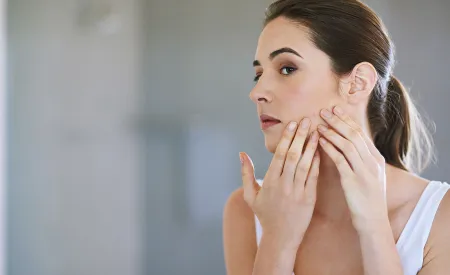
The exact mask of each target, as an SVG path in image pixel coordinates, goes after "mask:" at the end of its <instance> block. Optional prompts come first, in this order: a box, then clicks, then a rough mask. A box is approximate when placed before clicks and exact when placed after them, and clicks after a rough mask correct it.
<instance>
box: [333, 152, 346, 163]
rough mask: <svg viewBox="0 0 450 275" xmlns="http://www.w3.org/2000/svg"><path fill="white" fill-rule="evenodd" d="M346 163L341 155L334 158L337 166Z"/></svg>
mask: <svg viewBox="0 0 450 275" xmlns="http://www.w3.org/2000/svg"><path fill="white" fill-rule="evenodd" d="M344 161H345V158H344V156H342V155H341V154H339V155H337V156H336V157H334V162H335V163H336V165H342V164H343V163H344Z"/></svg>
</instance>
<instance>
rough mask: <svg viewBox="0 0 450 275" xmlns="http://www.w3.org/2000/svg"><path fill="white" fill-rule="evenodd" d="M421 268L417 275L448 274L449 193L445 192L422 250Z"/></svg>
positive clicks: (449, 244) (449, 255) (449, 267)
mask: <svg viewBox="0 0 450 275" xmlns="http://www.w3.org/2000/svg"><path fill="white" fill-rule="evenodd" d="M424 254H425V256H424V260H423V268H422V270H421V271H420V272H419V273H418V275H441V274H448V272H449V270H450V192H447V194H446V195H445V197H444V199H443V200H442V202H441V205H440V207H439V209H438V212H437V213H436V217H435V219H434V222H433V226H432V228H431V232H430V236H429V237H428V241H427V245H426V246H425V250H424Z"/></svg>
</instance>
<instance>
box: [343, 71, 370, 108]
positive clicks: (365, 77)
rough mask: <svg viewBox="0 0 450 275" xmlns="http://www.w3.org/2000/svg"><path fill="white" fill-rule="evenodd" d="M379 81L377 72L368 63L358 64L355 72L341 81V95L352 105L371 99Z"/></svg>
mask: <svg viewBox="0 0 450 275" xmlns="http://www.w3.org/2000/svg"><path fill="white" fill-rule="evenodd" d="M377 81H378V73H377V70H376V69H375V68H374V67H373V65H372V64H370V63H368V62H361V63H359V64H357V65H356V66H355V67H354V68H353V71H352V72H351V73H350V74H349V75H347V76H345V77H344V78H343V79H342V81H341V87H340V88H341V94H342V95H343V96H344V97H345V98H346V99H347V101H348V103H350V104H357V103H360V102H362V101H366V100H368V99H369V97H370V94H371V93H372V91H373V89H374V87H375V85H376V84H377Z"/></svg>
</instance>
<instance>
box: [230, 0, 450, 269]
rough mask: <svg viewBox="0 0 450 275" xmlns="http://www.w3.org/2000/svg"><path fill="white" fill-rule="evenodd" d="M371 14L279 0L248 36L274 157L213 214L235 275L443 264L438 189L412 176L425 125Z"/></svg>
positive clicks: (420, 160)
mask: <svg viewBox="0 0 450 275" xmlns="http://www.w3.org/2000/svg"><path fill="white" fill-rule="evenodd" d="M393 52H394V48H393V44H392V42H391V40H390V39H389V37H388V35H387V32H386V30H385V28H384V26H383V25H382V22H381V20H380V19H379V18H378V17H377V16H376V14H374V12H373V11H372V10H370V9H369V8H368V7H367V6H365V5H364V4H362V3H361V2H359V1H357V0H280V1H277V2H275V3H273V4H272V5H271V6H270V7H269V9H268V10H267V18H266V21H265V25H264V29H263V31H262V33H261V35H260V38H259V41H258V47H257V50H256V60H255V61H254V63H253V65H254V67H255V71H256V78H255V81H256V84H255V87H254V89H253V90H252V91H251V93H250V98H251V99H252V100H253V101H254V102H255V103H256V105H257V111H258V114H259V115H260V119H261V127H262V130H263V133H264V137H265V145H266V147H267V149H268V150H269V151H270V152H272V153H274V157H273V160H272V162H271V164H270V167H269V169H268V171H267V174H266V176H265V178H264V180H263V182H262V186H260V185H259V184H258V182H257V181H256V180H255V178H254V173H253V165H252V162H251V160H250V158H249V157H248V156H247V155H246V154H245V153H241V154H240V155H241V163H242V180H243V188H241V189H239V190H237V191H235V192H234V193H233V194H232V195H231V196H230V198H229V200H228V201H227V203H226V206H225V210H224V248H225V263H226V268H227V273H228V274H229V275H238V274H246V275H247V274H258V275H260V274H277V275H283V274H292V272H294V273H295V274H297V275H301V274H306V275H321V274H345V275H353V274H355V275H361V274H380V275H381V274H383V275H386V274H389V275H400V274H406V275H412V274H420V275H435V274H444V273H445V274H448V273H447V272H449V271H448V270H450V253H449V252H450V192H448V193H447V192H446V191H447V190H448V189H449V186H448V184H446V183H441V182H437V181H430V180H426V179H423V178H421V177H418V176H417V175H416V174H414V172H419V171H421V169H422V168H423V167H425V165H426V164H427V163H428V161H429V160H430V158H431V157H432V154H431V152H432V150H431V147H430V145H431V141H430V139H429V138H428V135H427V131H426V128H425V127H424V124H423V122H421V120H420V118H419V117H418V115H417V113H416V111H415V108H414V106H413V105H412V104H411V102H410V99H409V97H408V94H407V92H406V91H405V89H404V87H403V86H402V84H401V83H400V82H399V81H398V80H397V79H396V78H395V77H394V76H393V74H392V71H393V65H394V54H393Z"/></svg>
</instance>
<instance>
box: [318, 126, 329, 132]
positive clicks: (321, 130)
mask: <svg viewBox="0 0 450 275" xmlns="http://www.w3.org/2000/svg"><path fill="white" fill-rule="evenodd" d="M318 128H319V132H322V133H324V132H326V131H327V130H328V127H326V126H323V125H319V127H318Z"/></svg>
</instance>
